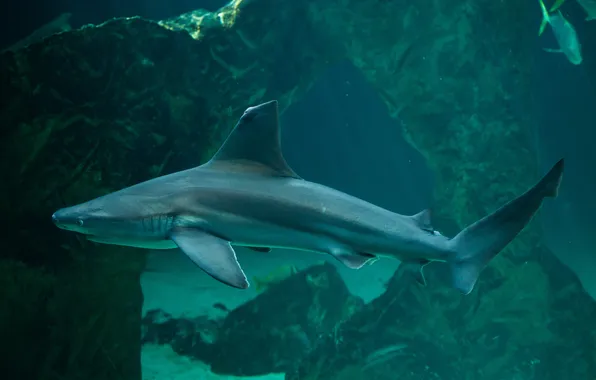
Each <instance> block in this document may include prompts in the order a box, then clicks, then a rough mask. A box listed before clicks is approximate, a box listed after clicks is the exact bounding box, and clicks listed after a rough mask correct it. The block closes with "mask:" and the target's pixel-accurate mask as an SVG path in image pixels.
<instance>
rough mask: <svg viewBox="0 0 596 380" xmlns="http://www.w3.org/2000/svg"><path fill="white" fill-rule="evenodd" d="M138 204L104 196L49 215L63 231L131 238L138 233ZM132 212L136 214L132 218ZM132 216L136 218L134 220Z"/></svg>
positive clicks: (130, 200)
mask: <svg viewBox="0 0 596 380" xmlns="http://www.w3.org/2000/svg"><path fill="white" fill-rule="evenodd" d="M137 204H138V202H135V200H133V199H127V198H126V197H123V196H112V195H107V196H104V197H100V198H96V199H93V200H91V201H88V202H85V203H81V204H78V205H76V206H72V207H65V208H62V209H60V210H58V211H56V212H55V213H54V214H53V215H52V222H53V223H54V224H55V225H56V226H57V227H58V228H61V229H63V230H68V231H73V232H78V233H81V234H84V235H92V236H114V235H116V236H117V235H122V234H126V235H130V234H131V233H134V232H135V231H136V229H138V226H137V223H136V221H137V220H139V218H142V216H143V215H142V214H141V213H140V212H141V210H142V209H140V208H138V207H137V209H136V210H133V208H135V207H136V205H137ZM134 211H138V212H137V213H136V214H134ZM131 216H138V218H134V217H131Z"/></svg>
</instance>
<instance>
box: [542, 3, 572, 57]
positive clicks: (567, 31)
mask: <svg viewBox="0 0 596 380" xmlns="http://www.w3.org/2000/svg"><path fill="white" fill-rule="evenodd" d="M538 1H539V2H540V8H541V9H542V23H541V24H540V31H539V32H538V35H542V33H543V32H544V29H545V28H546V25H547V24H550V26H551V28H552V29H553V33H554V34H555V38H556V39H557V42H558V43H559V49H544V50H545V51H547V52H549V53H563V54H565V56H566V57H567V59H568V60H569V62H571V63H573V64H574V65H579V64H580V63H582V53H581V44H580V43H579V40H578V38H577V33H576V32H575V29H574V28H573V25H571V23H570V22H569V21H567V20H566V19H565V17H563V14H562V13H561V11H557V13H556V14H553V15H549V14H548V11H547V10H546V7H545V6H544V3H543V2H542V0H538Z"/></svg>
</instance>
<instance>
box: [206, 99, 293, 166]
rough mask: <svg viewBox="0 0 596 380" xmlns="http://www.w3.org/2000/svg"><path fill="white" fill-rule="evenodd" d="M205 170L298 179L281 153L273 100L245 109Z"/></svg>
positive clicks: (276, 106) (275, 107)
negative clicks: (256, 173)
mask: <svg viewBox="0 0 596 380" xmlns="http://www.w3.org/2000/svg"><path fill="white" fill-rule="evenodd" d="M204 166H205V167H209V168H212V169H217V170H225V171H236V172H238V171H246V172H258V173H262V174H267V175H272V176H280V177H292V178H300V177H299V176H298V175H297V174H296V173H294V171H293V170H292V168H290V166H289V165H288V163H287V162H286V160H285V158H284V156H283V154H282V151H281V141H280V130H279V117H278V105H277V100H272V101H270V102H267V103H263V104H259V105H257V106H254V107H250V108H247V109H246V111H244V114H243V115H242V117H241V118H240V120H238V123H237V124H236V126H235V127H234V129H233V130H232V132H231V133H230V135H229V136H228V138H227V139H226V141H225V142H224V143H223V145H222V146H221V147H220V148H219V150H218V151H217V153H215V155H214V156H213V158H211V160H210V161H209V162H207V163H206V164H205V165H204Z"/></svg>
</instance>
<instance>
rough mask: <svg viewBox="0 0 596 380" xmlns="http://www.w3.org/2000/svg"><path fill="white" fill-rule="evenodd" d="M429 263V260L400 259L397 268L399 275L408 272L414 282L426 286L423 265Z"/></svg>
mask: <svg viewBox="0 0 596 380" xmlns="http://www.w3.org/2000/svg"><path fill="white" fill-rule="evenodd" d="M428 264H430V261H429V260H425V259H422V260H418V261H402V262H401V264H399V268H398V269H397V270H398V272H399V275H403V274H406V273H407V274H409V275H411V276H413V277H414V279H415V280H416V282H417V283H418V284H420V285H422V286H426V278H425V277H424V267H425V266H426V265H428Z"/></svg>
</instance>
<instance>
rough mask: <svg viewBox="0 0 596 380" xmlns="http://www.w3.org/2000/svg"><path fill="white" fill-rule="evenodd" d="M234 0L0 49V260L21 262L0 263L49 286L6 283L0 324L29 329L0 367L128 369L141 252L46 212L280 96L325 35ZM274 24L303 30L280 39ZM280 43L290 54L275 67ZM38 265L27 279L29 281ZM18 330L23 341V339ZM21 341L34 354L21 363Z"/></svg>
mask: <svg viewBox="0 0 596 380" xmlns="http://www.w3.org/2000/svg"><path fill="white" fill-rule="evenodd" d="M234 3H235V4H232V5H230V6H228V7H225V8H223V9H221V10H220V11H219V12H217V13H213V14H209V13H202V14H201V15H203V16H205V17H203V18H202V19H204V20H207V19H210V20H211V21H214V22H212V23H210V24H209V25H207V24H201V23H200V21H197V20H198V19H200V18H201V16H197V14H195V13H193V14H192V15H190V17H188V18H186V19H185V18H184V17H181V18H178V19H176V20H175V22H176V27H174V26H173V21H164V22H161V23H158V22H153V21H149V20H144V19H142V18H138V17H132V18H120V19H114V20H110V21H108V22H106V23H104V24H101V25H97V26H86V27H83V28H81V29H77V30H72V31H69V32H65V33H60V34H56V35H53V36H51V37H48V38H45V39H43V40H41V41H39V42H36V43H32V44H31V45H29V46H27V47H25V48H22V49H18V50H15V51H8V52H4V53H2V54H0V93H1V94H2V99H3V101H2V102H1V103H0V125H1V127H0V128H1V132H0V134H1V136H2V138H1V140H0V151H1V152H2V160H0V170H1V171H2V173H3V180H2V187H1V188H0V211H2V214H3V217H4V218H5V219H6V220H10V221H11V223H7V224H5V227H3V229H2V232H1V234H2V235H1V236H2V238H3V241H12V242H15V243H14V244H6V245H4V248H3V250H2V252H1V253H0V256H1V260H12V261H6V263H7V265H8V266H9V265H11V264H10V263H12V262H13V261H16V262H21V263H23V264H15V265H20V267H19V268H21V269H20V270H19V271H18V272H16V273H18V276H13V275H12V274H11V273H9V271H10V269H7V268H9V267H8V266H7V267H6V268H4V267H2V268H0V270H1V271H2V273H1V275H2V276H3V277H5V278H10V279H11V281H13V282H14V287H15V288H16V289H20V288H25V289H37V288H39V292H41V293H43V294H46V293H50V296H47V297H42V299H38V298H39V297H40V296H39V295H38V294H39V293H38V292H34V291H32V290H29V291H30V293H24V294H23V296H22V297H20V298H18V299H19V300H20V301H19V302H22V305H20V306H19V308H16V309H15V310H21V311H22V313H23V315H22V316H21V318H20V325H21V326H23V327H22V328H21V329H13V327H12V326H11V322H10V321H12V320H13V319H12V318H13V316H7V317H6V318H3V319H2V320H3V321H4V322H5V323H3V324H2V326H0V330H2V333H3V334H7V335H9V336H12V335H11V334H13V333H17V332H18V331H23V332H24V331H32V332H33V331H35V334H34V335H33V333H31V334H27V333H23V335H22V336H21V337H20V344H21V345H22V346H20V348H19V349H11V348H10V347H5V350H6V351H10V352H11V354H10V355H8V356H7V357H9V358H11V359H12V360H10V361H7V362H5V363H4V365H5V366H6V367H8V368H6V371H4V372H5V373H14V374H17V375H18V374H22V375H23V376H25V375H27V376H25V377H22V378H27V377H28V378H35V379H55V378H61V379H74V378H87V379H114V378H126V379H135V378H137V379H138V378H140V376H141V374H140V360H139V355H140V344H141V343H140V342H141V336H140V328H139V327H140V325H141V315H140V313H141V304H142V299H143V298H142V294H141V290H140V285H139V274H140V273H141V271H142V268H143V266H144V261H145V253H144V252H143V251H140V250H139V251H136V250H134V249H129V248H115V247H112V246H96V245H94V244H91V243H87V242H85V241H80V240H77V238H76V237H75V236H74V235H71V234H68V233H64V232H62V231H58V230H57V229H55V227H54V226H53V225H52V224H51V221H50V216H51V214H52V212H54V211H55V210H56V209H58V208H60V207H63V206H65V205H71V204H75V203H79V202H82V201H86V200H88V199H90V198H94V197H96V196H100V195H102V194H105V193H108V192H110V191H114V190H117V189H119V188H123V187H125V186H129V185H132V184H134V183H137V182H140V181H142V180H147V179H149V178H152V177H155V176H158V175H162V174H166V173H168V172H172V171H176V170H179V169H182V168H186V167H189V166H193V165H197V164H199V163H201V162H202V161H204V160H206V159H207V158H208V157H210V155H211V154H212V153H213V151H214V150H215V149H217V147H218V145H219V144H220V142H221V140H222V139H223V137H224V136H225V135H226V133H227V131H228V130H229V128H231V127H232V126H233V125H234V123H235V121H236V119H237V118H238V117H239V115H240V114H241V113H242V112H243V111H244V109H245V108H246V107H247V106H248V105H250V104H254V103H257V102H260V101H262V100H264V99H267V100H269V99H271V98H277V99H279V100H280V103H281V105H282V106H283V107H284V108H285V107H287V106H288V105H289V104H290V103H291V102H292V101H293V99H294V98H295V97H297V96H299V94H301V93H302V92H303V91H305V90H306V89H307V88H308V87H309V86H310V84H311V81H312V80H313V78H314V76H315V72H316V71H317V70H319V68H320V67H322V66H323V65H324V64H325V60H324V59H323V56H328V55H329V52H330V50H329V49H325V48H324V47H325V42H324V41H322V40H321V39H314V38H310V37H309V36H310V35H311V34H312V33H313V32H312V30H311V29H310V28H309V27H308V25H309V23H308V22H307V21H306V20H300V18H299V17H300V13H301V12H302V11H301V7H303V5H300V4H296V5H294V3H288V4H286V5H287V6H286V7H285V8H284V7H279V6H278V5H277V3H276V6H275V7H274V6H272V4H273V3H274V2H272V1H254V2H246V4H247V5H246V6H245V5H243V6H242V12H244V13H245V17H243V18H242V19H240V18H238V19H237V20H236V18H235V17H233V15H234V14H236V13H237V12H238V11H239V10H240V7H239V5H240V3H244V2H234ZM302 13H303V12H302ZM251 14H252V15H253V16H252V17H250V15H251ZM193 15H194V16H197V17H194V16H193ZM220 18H221V20H222V21H221V22H220V21H218V20H220ZM297 23H300V25H301V26H302V27H301V28H300V29H297V28H295V27H294V26H295V25H296V24H297ZM190 29H192V30H194V32H193V33H189V30H190ZM199 29H200V33H199V34H197V33H195V32H197V31H198V30H199ZM289 38H290V39H292V40H293V41H304V42H305V43H304V44H303V45H304V46H302V47H300V48H297V49H296V50H294V51H291V50H288V49H287V48H286V47H287V46H292V44H291V43H290V42H289V41H288V39H289ZM251 41H259V42H258V43H256V42H251ZM307 42H308V43H307ZM282 57H283V58H285V59H288V60H289V61H290V62H292V63H293V70H284V71H281V70H280V68H279V65H278V61H279V59H281V58H282ZM3 262H4V261H3ZM38 271H41V272H40V273H45V275H44V276H46V277H47V278H48V281H47V282H44V281H42V278H45V277H44V276H41V275H40V276H38V274H37V273H38ZM6 276H10V277H6ZM38 277H39V280H40V281H42V282H41V283H39V284H38V283H37V282H35V283H30V282H31V281H37V278H38ZM17 293H18V292H17ZM11 294H12V293H10V292H9V293H3V294H2V296H0V304H1V306H2V308H3V309H5V306H8V305H11V303H12V302H16V301H15V297H13V296H11ZM35 297H38V298H35ZM31 302H34V303H35V305H36V306H35V307H31V306H28V305H29V304H30V303H31ZM4 342H5V343H4V344H8V343H7V342H9V340H5V341H4ZM33 342H35V343H33ZM32 344H33V345H35V346H36V347H38V348H39V350H36V351H35V352H33V351H30V350H27V349H26V348H27V347H28V346H31V345H32ZM3 349H4V348H3ZM35 355H37V356H35ZM33 356H35V357H39V360H36V362H37V363H41V364H40V365H39V366H31V365H30V364H29V363H30V362H31V360H33Z"/></svg>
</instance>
